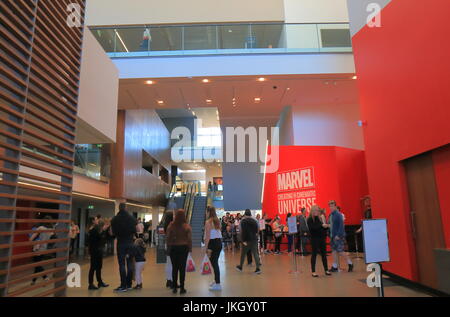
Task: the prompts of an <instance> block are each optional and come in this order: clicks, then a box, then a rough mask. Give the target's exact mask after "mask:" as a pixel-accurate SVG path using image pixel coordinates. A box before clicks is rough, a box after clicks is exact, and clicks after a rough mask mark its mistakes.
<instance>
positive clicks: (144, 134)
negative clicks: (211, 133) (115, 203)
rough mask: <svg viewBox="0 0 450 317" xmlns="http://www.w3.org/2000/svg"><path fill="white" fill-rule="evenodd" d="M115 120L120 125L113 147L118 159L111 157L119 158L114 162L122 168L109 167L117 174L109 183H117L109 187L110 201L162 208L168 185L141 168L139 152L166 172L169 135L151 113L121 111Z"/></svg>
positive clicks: (168, 160) (152, 111) (157, 118)
mask: <svg viewBox="0 0 450 317" xmlns="http://www.w3.org/2000/svg"><path fill="white" fill-rule="evenodd" d="M118 121H119V123H120V122H121V123H120V124H119V126H118V129H117V131H118V132H117V133H118V135H117V144H116V145H115V148H116V151H117V155H118V156H115V157H123V161H122V160H121V161H118V162H116V164H118V163H120V164H122V166H113V170H116V171H119V172H120V175H117V173H115V174H114V175H112V176H113V178H112V180H111V184H115V183H116V181H115V180H116V179H118V181H117V185H113V187H112V189H111V194H112V195H115V196H113V197H114V198H124V199H127V200H130V201H132V202H133V201H134V202H140V203H144V204H151V205H154V206H163V205H165V203H166V201H165V199H166V197H167V196H168V194H169V192H170V188H171V187H170V184H167V183H165V182H163V181H162V180H160V179H159V178H158V177H157V176H155V175H153V174H151V173H150V172H148V171H147V170H145V169H144V168H142V161H143V155H142V151H145V152H147V153H148V155H150V156H151V157H152V158H153V159H154V160H156V161H157V162H158V163H159V164H161V165H162V166H164V168H166V169H167V170H168V171H170V166H171V160H170V135H169V132H168V131H167V128H166V127H165V125H164V123H163V122H162V120H161V119H160V118H159V116H158V114H157V113H156V112H155V111H154V110H147V109H146V110H126V111H121V112H119V117H118ZM119 133H121V135H119ZM122 139H123V141H122ZM120 142H122V143H120ZM122 144H123V145H122ZM113 161H114V160H113ZM113 164H114V163H113ZM169 178H170V177H169ZM120 191H122V192H121V193H120Z"/></svg>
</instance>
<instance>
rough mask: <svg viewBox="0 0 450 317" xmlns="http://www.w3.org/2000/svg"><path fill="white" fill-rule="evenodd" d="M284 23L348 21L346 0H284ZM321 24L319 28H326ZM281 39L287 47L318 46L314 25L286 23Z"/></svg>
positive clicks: (316, 31)
mask: <svg viewBox="0 0 450 317" xmlns="http://www.w3.org/2000/svg"><path fill="white" fill-rule="evenodd" d="M284 17H285V22H286V23H330V22H333V23H336V22H348V21H349V18H348V10H347V2H346V0H284ZM326 27H327V26H325V25H321V26H319V29H321V28H326ZM285 32H286V33H285V34H283V37H282V38H283V41H284V43H285V45H286V46H287V47H288V48H317V47H319V43H320V42H319V40H318V33H319V32H318V30H317V27H316V26H315V25H287V26H286V29H285Z"/></svg>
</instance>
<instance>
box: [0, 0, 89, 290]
mask: <svg viewBox="0 0 450 317" xmlns="http://www.w3.org/2000/svg"><path fill="white" fill-rule="evenodd" d="M71 3H76V4H79V5H80V8H81V17H80V18H81V25H80V27H71V26H69V25H68V23H67V18H68V15H69V13H70V12H69V11H68V10H67V6H68V5H69V4H71ZM84 8H85V0H70V1H68V0H20V1H16V0H2V1H1V2H0V296H62V295H64V294H65V287H66V282H65V277H66V272H65V271H66V267H67V262H68V248H69V238H68V223H69V221H70V210H71V208H70V207H71V202H72V175H73V160H74V159H73V155H74V144H75V140H74V138H75V125H76V118H77V103H78V90H79V78H80V65H81V48H82V42H83V32H82V30H83V28H82V27H83V24H84V23H83V22H84ZM21 167H26V172H24V168H21ZM42 172H44V173H42ZM42 174H44V175H46V174H47V175H51V176H38V175H42ZM44 216H48V217H49V219H45V223H46V224H47V226H48V229H46V230H45V231H42V232H41V233H47V232H52V233H55V236H54V239H52V240H51V241H50V240H49V241H50V242H51V243H52V244H51V245H52V246H53V248H48V249H46V250H40V251H37V252H33V246H34V245H36V244H44V243H43V242H44V241H29V237H30V235H31V234H32V233H33V232H36V231H35V230H33V228H37V227H38V226H39V225H40V224H41V223H43V219H42V218H43V217H44ZM47 245H49V244H47ZM36 268H39V269H37V270H36ZM44 276H46V277H47V279H45V280H44V279H43V277H44ZM33 278H37V281H36V282H35V283H33V285H31V284H32V283H31V281H32V279H33Z"/></svg>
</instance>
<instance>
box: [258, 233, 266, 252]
mask: <svg viewBox="0 0 450 317" xmlns="http://www.w3.org/2000/svg"><path fill="white" fill-rule="evenodd" d="M260 234H261V236H260V237H261V243H262V248H263V250H267V235H266V230H261V233H260Z"/></svg>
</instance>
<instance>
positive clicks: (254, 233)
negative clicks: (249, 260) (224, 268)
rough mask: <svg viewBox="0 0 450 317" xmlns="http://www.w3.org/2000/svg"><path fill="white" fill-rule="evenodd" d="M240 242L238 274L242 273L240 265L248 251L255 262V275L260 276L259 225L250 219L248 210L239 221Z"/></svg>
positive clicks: (250, 214) (250, 215)
mask: <svg viewBox="0 0 450 317" xmlns="http://www.w3.org/2000/svg"><path fill="white" fill-rule="evenodd" d="M240 226H241V241H242V250H241V261H240V264H239V265H238V266H236V269H237V270H238V271H239V272H242V265H243V264H244V260H245V257H246V255H247V253H248V251H249V250H250V251H251V253H252V254H253V257H254V258H255V261H256V270H255V274H261V269H260V266H261V261H260V259H259V254H258V229H259V224H258V222H257V221H256V219H253V218H252V213H251V211H250V210H249V209H247V210H246V211H245V213H244V218H243V219H242V220H241V224H240Z"/></svg>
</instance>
